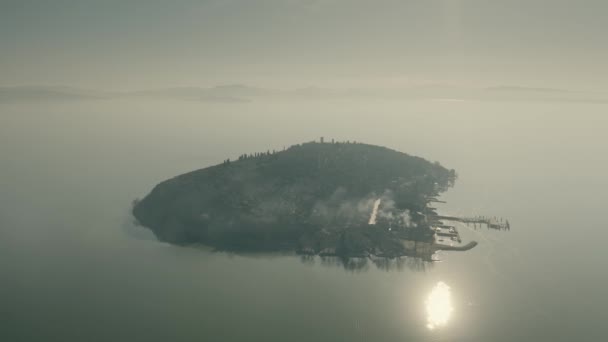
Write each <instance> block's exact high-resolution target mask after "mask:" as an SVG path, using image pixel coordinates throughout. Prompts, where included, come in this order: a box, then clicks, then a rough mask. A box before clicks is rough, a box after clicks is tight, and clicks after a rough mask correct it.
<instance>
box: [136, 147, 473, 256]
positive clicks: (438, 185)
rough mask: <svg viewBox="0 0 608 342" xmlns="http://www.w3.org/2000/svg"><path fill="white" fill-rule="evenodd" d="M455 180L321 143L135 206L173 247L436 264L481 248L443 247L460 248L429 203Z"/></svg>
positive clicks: (233, 167)
mask: <svg viewBox="0 0 608 342" xmlns="http://www.w3.org/2000/svg"><path fill="white" fill-rule="evenodd" d="M456 179H457V174H456V171H455V170H453V169H448V168H445V167H444V166H442V165H441V164H440V163H439V162H429V161H427V160H425V159H423V158H420V157H416V156H412V155H409V154H406V153H402V152H398V151H395V150H392V149H389V148H386V147H381V146H374V145H369V144H364V143H359V142H351V141H340V142H338V141H334V140H331V141H325V140H324V139H323V138H321V139H320V141H313V142H307V143H303V144H296V145H293V146H290V147H288V148H283V149H282V150H278V151H277V150H267V151H264V152H257V153H250V154H243V155H241V156H239V157H238V159H236V160H230V159H226V160H224V161H223V162H222V163H221V164H218V165H215V166H211V167H207V168H203V169H200V170H196V171H192V172H189V173H186V174H182V175H179V176H176V177H174V178H171V179H168V180H166V181H163V182H161V183H160V184H158V185H156V186H155V187H154V189H153V190H152V191H151V192H150V193H149V194H148V195H147V196H145V197H144V198H143V199H141V200H135V201H134V204H133V215H134V217H135V219H136V220H137V222H138V223H139V224H141V225H143V226H145V227H147V228H149V229H150V230H152V232H153V233H154V234H155V235H156V237H157V238H158V239H159V240H161V241H165V242H169V243H172V244H179V245H192V244H204V245H208V246H212V247H214V248H216V249H218V250H227V251H237V252H238V251H248V252H250V251H295V252H297V253H300V254H306V255H321V256H340V257H346V258H350V257H388V258H393V257H400V256H418V257H423V258H427V259H430V257H431V255H432V254H433V253H434V252H435V251H436V250H438V249H452V250H459V249H461V250H466V249H469V248H472V247H473V246H474V245H475V244H476V243H475V242H471V243H470V244H468V245H464V246H460V247H454V246H452V244H447V243H444V244H442V243H440V242H439V241H438V240H443V238H445V239H446V240H450V241H456V240H458V241H460V237H459V235H458V233H457V231H456V230H455V228H454V227H453V226H448V225H445V224H443V221H441V218H442V217H441V216H439V215H438V214H437V213H436V211H435V209H434V208H432V207H431V206H430V205H429V203H432V202H434V201H438V200H437V196H438V195H440V194H441V193H442V192H444V191H446V190H447V189H449V188H450V187H452V186H454V183H455V181H456ZM447 219H450V218H449V217H448V218H447ZM454 219H456V220H457V219H458V218H454Z"/></svg>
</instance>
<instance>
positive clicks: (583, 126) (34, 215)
mask: <svg viewBox="0 0 608 342" xmlns="http://www.w3.org/2000/svg"><path fill="white" fill-rule="evenodd" d="M607 109H608V106H607V105H602V104H582V103H580V104H565V103H532V102H530V103H498V102H486V103H484V102H457V103H456V102H435V101H411V102H405V101H403V102H399V101H394V102H388V101H377V102H375V101H360V102H353V101H338V100H336V101H328V102H312V101H311V102H306V103H288V102H282V103H281V102H272V103H269V102H253V103H243V104H217V105H209V104H199V103H184V102H179V103H170V102H158V103H152V104H150V103H148V104H141V103H136V102H129V101H125V102H103V101H99V102H83V103H72V104H68V103H63V104H60V103H54V104H53V103H49V104H41V105H18V104H10V105H9V104H0V302H1V303H2V304H1V305H0V340H2V341H136V340H141V341H311V340H314V341H330V340H331V341H372V340H375V341H516V340H519V341H572V340H575V339H576V340H580V341H601V340H604V339H605V336H606V333H605V329H604V326H605V325H606V318H607V317H608V316H607V314H606V313H605V310H606V309H607V307H608V295H607V294H608V292H606V291H607V290H606V284H608V272H606V262H607V261H608V252H607V251H606V250H607V249H606V248H605V247H606V246H605V243H604V242H605V241H608V233H607V231H606V228H607V227H606V224H605V219H604V214H605V212H606V209H605V203H606V200H605V194H606V190H607V189H608V177H607V176H606V175H608V153H606V150H607V148H608V135H607V134H606V131H607V129H608V119H607V118H605V117H604V114H605V113H606V110H607ZM319 136H325V137H326V139H328V138H331V137H333V138H336V139H339V140H347V139H348V140H357V141H364V142H368V143H373V144H379V145H385V146H388V147H391V148H395V149H397V150H401V151H404V152H408V153H411V154H416V155H420V156H422V157H425V158H427V159H430V160H439V161H440V162H441V163H442V164H444V165H446V166H447V167H450V168H455V169H456V170H457V171H458V173H459V175H460V178H459V180H458V182H457V184H456V187H455V188H454V189H451V190H450V191H449V192H448V193H446V194H445V195H444V196H443V199H445V200H447V201H448V203H447V204H444V205H442V206H440V211H441V212H443V213H446V214H465V215H472V214H480V215H496V216H502V217H507V218H509V220H510V222H511V224H512V230H511V231H510V232H494V231H486V230H478V231H476V230H472V229H469V228H466V227H461V233H462V235H463V238H464V240H470V239H474V240H477V241H478V242H479V243H480V244H479V245H478V246H477V247H476V248H475V249H473V250H471V251H469V252H465V253H456V252H452V253H445V252H444V253H443V254H441V255H440V257H441V259H442V261H441V262H437V263H434V264H423V263H420V262H418V261H416V260H404V261H403V262H401V263H400V264H393V265H391V267H390V270H388V271H387V270H386V269H385V268H384V267H377V266H375V265H374V264H373V263H371V262H370V263H368V264H367V265H364V266H363V267H362V268H357V269H345V268H344V267H342V266H340V265H339V264H337V263H334V262H332V261H322V260H320V259H318V258H317V259H312V260H302V259H301V258H300V257H298V256H276V255H248V256H236V255H229V254H223V253H213V252H211V251H209V250H207V249H205V248H180V247H174V246H170V245H166V244H163V243H159V242H157V241H155V240H154V239H153V238H152V237H151V236H150V235H149V234H148V233H147V231H145V230H142V229H139V228H137V227H134V226H133V225H132V224H131V219H130V217H129V213H128V211H129V206H130V202H131V201H132V200H133V199H134V198H136V197H142V196H144V195H145V194H146V193H147V192H148V191H149V190H151V188H152V187H153V186H154V185H155V184H156V183H158V182H160V181H162V180H164V179H166V178H168V177H172V176H174V175H177V174H180V173H183V172H186V171H190V170H193V169H196V168H201V167H205V166H208V165H212V164H215V163H218V162H221V161H222V160H223V159H225V158H227V157H233V158H234V157H235V156H238V155H239V154H241V153H243V152H255V151H262V150H264V151H265V150H267V149H269V148H270V149H280V148H282V147H283V146H285V145H287V146H288V145H290V144H292V143H297V142H304V141H309V140H312V139H315V138H318V137H319Z"/></svg>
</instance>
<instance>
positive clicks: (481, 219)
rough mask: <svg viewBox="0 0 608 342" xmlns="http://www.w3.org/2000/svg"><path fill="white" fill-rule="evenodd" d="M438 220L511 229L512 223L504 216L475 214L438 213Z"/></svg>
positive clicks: (436, 217)
mask: <svg viewBox="0 0 608 342" xmlns="http://www.w3.org/2000/svg"><path fill="white" fill-rule="evenodd" d="M434 218H435V219H437V220H446V221H455V222H462V223H466V224H473V225H475V226H477V225H480V226H481V225H486V227H487V228H491V229H497V230H511V224H510V223H509V220H503V219H502V218H496V217H486V216H475V217H457V216H444V215H437V216H435V217H434Z"/></svg>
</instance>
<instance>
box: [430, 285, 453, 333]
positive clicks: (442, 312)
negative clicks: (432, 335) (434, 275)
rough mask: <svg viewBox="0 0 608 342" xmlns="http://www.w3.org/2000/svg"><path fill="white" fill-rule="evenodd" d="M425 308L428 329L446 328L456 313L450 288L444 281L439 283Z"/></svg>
mask: <svg viewBox="0 0 608 342" xmlns="http://www.w3.org/2000/svg"><path fill="white" fill-rule="evenodd" d="M425 306H426V321H427V323H426V327H427V328H429V329H430V330H433V329H435V328H438V327H442V326H445V325H446V324H447V323H448V321H449V320H450V316H451V315H452V311H454V308H453V307H452V295H451V293H450V287H449V286H448V285H447V284H446V283H444V282H442V281H440V282H438V283H437V285H435V287H433V290H432V291H431V293H430V294H429V296H428V298H427V299H426V302H425Z"/></svg>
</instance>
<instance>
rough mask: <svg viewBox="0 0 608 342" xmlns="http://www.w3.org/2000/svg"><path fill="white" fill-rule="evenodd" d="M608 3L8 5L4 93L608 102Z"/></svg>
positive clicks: (2, 8) (23, 0)
mask: <svg viewBox="0 0 608 342" xmlns="http://www.w3.org/2000/svg"><path fill="white" fill-rule="evenodd" d="M607 17H608V1H605V0H597V1H595V0H588V1H585V0H581V1H574V0H568V1H565V0H504V1H499V0H495V1H490V0H478V1H475V0H462V1H458V0H443V1H439V0H419V1H406V0H400V1H397V0H395V1H389V0H383V1H380V0H375V1H371V0H370V1H360V0H282V1H281V0H207V1H203V0H199V1H185V0H184V1H177V0H176V1H158V0H141V1H140V0H133V1H128V0H118V1H115V0H103V1H102V0H99V1H92V0H73V1H70V0H54V1H47V0H44V1H29V0H14V1H13V0H0V43H1V45H0V46H1V47H2V48H1V51H2V54H1V57H0V84H1V85H17V84H63V85H74V86H84V87H92V88H106V89H137V88H151V87H164V86H177V85H192V86H209V85H216V84H226V83H247V84H257V85H265V86H275V87H292V86H308V85H317V86H340V87H342V86H348V87H350V86H353V87H365V86H394V85H402V84H411V83H415V84H416V83H427V82H432V83H448V84H455V85H474V86H478V85H482V86H484V85H504V84H508V85H523V86H532V87H554V88H569V89H588V90H600V91H603V90H608V62H606V61H608V46H607V43H606V42H607V40H606V39H607V38H606V37H607V36H608V20H606V18H607Z"/></svg>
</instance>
